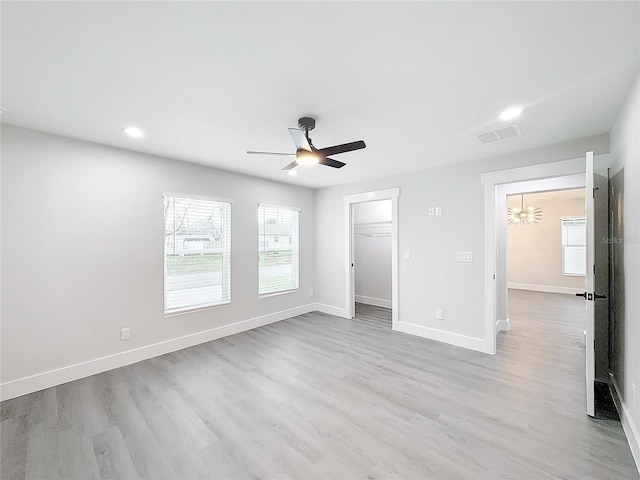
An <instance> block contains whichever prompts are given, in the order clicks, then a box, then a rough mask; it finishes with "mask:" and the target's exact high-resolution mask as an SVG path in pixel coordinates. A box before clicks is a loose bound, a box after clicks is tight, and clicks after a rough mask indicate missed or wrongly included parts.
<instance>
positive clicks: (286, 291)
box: [258, 288, 300, 298]
mask: <svg viewBox="0 0 640 480" xmlns="http://www.w3.org/2000/svg"><path fill="white" fill-rule="evenodd" d="M298 290H300V289H299V288H292V289H291V290H283V291H281V292H272V293H262V294H258V298H268V297H277V296H280V295H286V294H288V293H295V292H297V291H298Z"/></svg>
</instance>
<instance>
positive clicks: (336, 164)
mask: <svg viewBox="0 0 640 480" xmlns="http://www.w3.org/2000/svg"><path fill="white" fill-rule="evenodd" d="M318 163H319V164H320V165H326V166H327V167H333V168H342V167H344V166H345V165H346V163H342V162H339V161H337V160H334V159H333V158H327V157H324V158H323V159H322V160H320V161H319V162H318Z"/></svg>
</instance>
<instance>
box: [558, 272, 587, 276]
mask: <svg viewBox="0 0 640 480" xmlns="http://www.w3.org/2000/svg"><path fill="white" fill-rule="evenodd" d="M562 276H563V277H586V275H585V274H584V273H563V274H562Z"/></svg>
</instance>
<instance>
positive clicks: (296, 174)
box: [287, 170, 298, 177]
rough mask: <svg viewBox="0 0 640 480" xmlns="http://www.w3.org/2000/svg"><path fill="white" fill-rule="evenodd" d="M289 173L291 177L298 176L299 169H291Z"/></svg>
mask: <svg viewBox="0 0 640 480" xmlns="http://www.w3.org/2000/svg"><path fill="white" fill-rule="evenodd" d="M287 173H288V174H289V176H291V177H297V176H298V171H297V170H289V171H288V172H287Z"/></svg>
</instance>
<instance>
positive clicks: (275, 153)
mask: <svg viewBox="0 0 640 480" xmlns="http://www.w3.org/2000/svg"><path fill="white" fill-rule="evenodd" d="M247 153H248V154H249V155H278V156H288V155H295V153H277V152H255V151H253V150H247Z"/></svg>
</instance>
